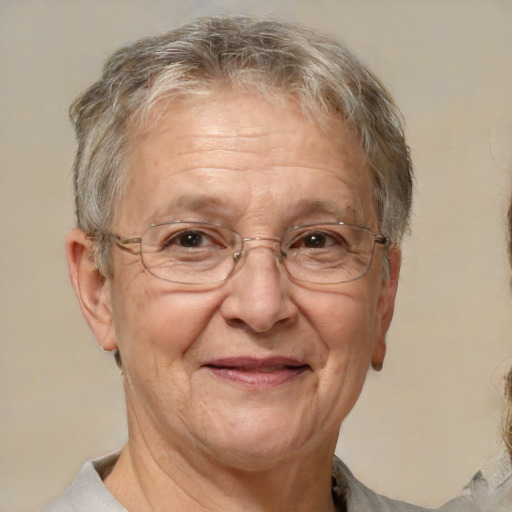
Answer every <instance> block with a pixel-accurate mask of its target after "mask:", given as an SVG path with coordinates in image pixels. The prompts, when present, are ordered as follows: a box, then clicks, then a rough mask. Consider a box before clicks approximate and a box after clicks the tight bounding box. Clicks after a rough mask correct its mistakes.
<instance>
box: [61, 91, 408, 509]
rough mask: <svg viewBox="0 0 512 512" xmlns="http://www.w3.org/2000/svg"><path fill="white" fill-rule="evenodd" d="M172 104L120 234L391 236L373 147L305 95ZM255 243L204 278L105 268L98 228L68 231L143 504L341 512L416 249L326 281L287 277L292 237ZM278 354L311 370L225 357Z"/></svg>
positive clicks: (121, 485)
mask: <svg viewBox="0 0 512 512" xmlns="http://www.w3.org/2000/svg"><path fill="white" fill-rule="evenodd" d="M160 114H161V115H159V116H157V117H155V121H154V123H153V125H152V126H150V128H147V129H146V130H140V131H138V132H136V133H134V134H133V137H132V147H131V152H130V157H129V166H130V170H129V184H128V188H127V192H126V195H125V197H124V199H123V201H122V204H121V205H120V210H119V213H118V216H117V218H116V221H115V223H114V226H113V228H114V229H113V230H114V231H115V232H116V233H120V234H121V235H122V236H138V235H140V233H142V232H143V231H144V229H145V228H147V227H148V226H150V225H151V224H156V223H159V222H165V221H171V220H177V219H180V220H194V221H209V222H218V223H221V224H226V225H229V226H231V227H232V228H233V229H235V230H236V231H238V232H239V233H240V234H241V235H242V236H244V237H281V236H282V234H283V232H284V231H285V230H286V229H287V228H289V227H290V226H294V225H300V224H308V223H312V222H333V221H345V222H350V223H354V224H359V225H362V226H367V227H369V228H370V229H372V230H373V231H374V232H376V233H378V232H379V230H378V223H377V218H376V214H375V211H374V208H373V203H372V188H371V181H370V175H369V171H368V168H367V166H366V164H365V160H364V155H363V153H362V150H361V148H360V145H359V143H358V140H357V138H356V137H355V136H354V135H353V134H352V133H351V131H350V130H348V129H344V128H343V126H341V125H335V124H331V125H330V126H328V127H327V128H325V127H323V128H322V127H320V126H319V125H318V124H316V123H315V122H314V121H313V120H312V119H310V118H306V117H305V116H304V115H303V114H302V113H301V111H300V109H299V108H298V107H297V105H296V104H295V103H293V102H292V101H291V100H282V101H279V102H277V101H275V102H272V103H270V102H269V101H267V100H265V99H263V98H262V97H258V96H256V95H249V94H242V93H233V92H232V91H222V90H220V91H216V92H215V93H212V94H211V95H210V96H207V97H203V98H201V99H197V98H195V99H187V100H180V101H179V102H175V103H173V104H172V105H170V106H169V107H168V108H167V109H166V110H165V111H161V112H160ZM249 245H250V246H249V247H248V252H247V254H246V255H245V257H244V258H243V260H242V261H241V262H240V263H239V264H238V265H237V267H236V269H235V271H234V272H233V274H231V276H230V277H229V278H228V279H227V280H226V281H224V282H223V283H221V284H218V285H215V286H209V287H197V286H196V287H194V286H190V285H189V286H186V285H177V284H172V283H169V282H166V281H163V280H159V279H157V278H155V277H154V276H152V275H150V274H149V273H148V272H147V271H145V269H144V267H143V266H142V264H141V261H140V258H139V257H138V255H137V254H132V253H130V252H126V251H121V250H119V249H118V248H114V249H113V253H112V260H113V277H112V278H109V279H106V280H105V279H103V278H102V277H101V276H100V275H99V273H98V271H97V270H96V268H95V267H94V258H93V250H92V246H91V242H90V241H89V240H88V239H87V238H86V237H85V235H84V233H82V232H81V231H79V230H72V231H71V232H70V234H69V235H68V239H67V255H68V261H69V268H70V276H71V281H72V283H73V286H74V288H75V290H76V293H77V296H78V298H79V301H80V305H81V307H82V311H83V313H84V316H85V318H86V320H87V322H88V323H89V325H90V327H91V329H92V331H93V332H94V334H95V336H96V338H97V340H98V343H99V344H100V345H101V346H102V347H103V348H104V349H105V350H114V349H115V348H119V349H120V351H121V354H122V358H123V363H124V385H125V392H126V401H127V412H128V421H129V442H128V443H127V445H126V446H125V448H124V450H123V452H122V454H121V457H120V459H119V461H118V463H117V464H116V466H115V467H114V469H113V471H112V472H111V473H110V475H108V476H107V478H106V479H105V484H106V485H107V487H109V489H110V490H111V492H112V493H113V494H114V496H116V498H117V499H118V500H119V501H120V502H121V503H122V504H123V505H124V506H125V507H126V508H127V509H129V510H134V511H135V510H137V511H146V510H187V511H195V510H211V511H214V510H219V511H220V510H222V511H226V510H229V511H231V510H232V511H235V510H240V511H241V510H244V511H248V510H249V511H263V510H265V511H272V510H276V511H277V510H279V511H286V510H290V511H291V510H293V511H301V510H307V511H311V510H316V511H328V510H333V509H334V505H333V503H332V498H331V489H330V487H331V464H332V455H333V453H334V449H335V446H336V441H337V438H338V433H339V429H340V426H341V423H342V421H343V420H344V418H345V417H346V416H347V414H348V413H349V411H350V410H351V409H352V407H353V405H354V403H355V402H356V400H357V398H358V396H359V394H360V392H361V389H362V386H363V383H364V380H365V377H366V373H367V370H368V367H369V365H370V363H371V362H373V363H374V364H375V365H376V366H379V365H382V362H383V360H384V356H385V351H386V345H385V335H386V332H387V330H388V327H389V324H390V322H391V318H392V314H393V305H394V300H395V294H396V287H397V277H398V271H399V264H400V254H399V251H398V249H391V251H390V264H391V278H390V279H383V278H382V249H381V248H376V251H375V256H374V260H373V263H372V267H371V269H370V272H369V273H368V274H367V275H366V276H365V277H364V278H362V279H359V280H357V281H353V282H350V283H343V284H340V285H335V286H332V285H331V286H323V287H311V286H305V285H304V284H301V283H298V282H294V281H293V280H291V279H290V278H289V277H288V276H287V275H286V273H285V272H284V270H283V269H282V268H281V267H280V264H279V262H278V260H277V258H276V251H275V244H274V243H272V242H268V241H266V242H265V241H263V242H251V243H250V244H249ZM276 357H278V358H288V359H290V358H291V359H293V360H296V361H300V363H301V364H302V365H303V369H302V370H301V371H300V372H289V371H286V370H283V369H282V368H279V369H276V371H278V370H279V371H281V374H277V373H276V374H274V371H273V369H272V368H265V371H264V373H261V372H259V371H252V372H249V373H247V372H237V371H235V372H231V373H230V374H229V376H228V377H226V375H224V374H222V372H218V371H216V370H215V369H212V368H211V367H209V366H207V364H208V362H211V361H212V360H218V359H219V358H250V360H254V361H263V362H265V361H268V360H269V359H268V358H276ZM263 364H265V363H263ZM304 368H305V369H304ZM232 374H234V376H233V375H232ZM276 375H278V377H279V378H276ZM312 475H315V476H314V478H313V477H312ZM198 489H200V490H201V492H199V493H198V492H197V490H198Z"/></svg>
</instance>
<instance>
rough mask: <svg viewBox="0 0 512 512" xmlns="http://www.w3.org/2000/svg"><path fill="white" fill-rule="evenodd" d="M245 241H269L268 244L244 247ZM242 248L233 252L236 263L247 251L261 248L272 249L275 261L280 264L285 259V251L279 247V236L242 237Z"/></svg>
mask: <svg viewBox="0 0 512 512" xmlns="http://www.w3.org/2000/svg"><path fill="white" fill-rule="evenodd" d="M247 242H269V244H265V245H261V244H258V245H257V246H256V247H254V246H253V247H250V248H248V249H246V248H245V247H246V243H247ZM242 244H243V245H242V249H241V250H240V251H237V252H235V253H234V254H233V261H234V263H235V265H236V264H238V262H239V261H241V260H242V259H243V258H244V256H246V255H247V253H248V252H249V251H256V250H261V249H268V250H270V251H273V252H275V253H276V257H277V261H278V263H280V264H281V265H283V263H284V260H285V259H286V253H285V252H284V251H283V249H282V247H281V239H279V238H259V237H257V238H244V239H243V240H242Z"/></svg>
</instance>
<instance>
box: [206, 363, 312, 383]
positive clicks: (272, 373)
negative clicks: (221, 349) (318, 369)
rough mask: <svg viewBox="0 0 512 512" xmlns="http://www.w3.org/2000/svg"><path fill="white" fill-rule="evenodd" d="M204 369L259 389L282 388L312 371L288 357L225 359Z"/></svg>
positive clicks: (307, 366)
mask: <svg viewBox="0 0 512 512" xmlns="http://www.w3.org/2000/svg"><path fill="white" fill-rule="evenodd" d="M202 367H203V368H205V369H207V370H209V371H210V372H212V373H213V374H214V375H215V376H216V377H218V378H220V379H222V380H227V381H231V382H234V383H238V384H242V385H245V386H249V387H258V388H262V387H274V386H280V385H282V384H285V383H287V382H289V381H291V380H294V379H295V378H297V377H299V376H300V375H302V374H303V373H305V372H307V371H309V370H311V367H310V366H309V365H308V364H305V363H303V362H302V361H299V360H296V359H291V358H286V357H273V358H266V359H255V358H247V357H242V358H224V359H216V360H212V361H208V362H207V363H206V364H204V365H203V366H202Z"/></svg>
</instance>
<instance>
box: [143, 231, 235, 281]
mask: <svg viewBox="0 0 512 512" xmlns="http://www.w3.org/2000/svg"><path fill="white" fill-rule="evenodd" d="M240 246H241V239H240V236H239V235H237V233H235V232H234V231H232V230H231V229H229V228H227V227H225V226H220V225H217V224H209V223H201V222H180V221H177V222H171V223H168V224H159V225H156V226H152V227H150V228H149V229H147V230H146V231H145V232H144V234H143V235H142V242H141V251H142V262H143V264H144V266H145V267H146V268H147V270H148V271H149V272H150V273H151V274H153V275H154V276H155V277H158V278H160V279H164V280H166V281H172V282H175V283H183V284H207V283H214V282H217V281H222V280H224V279H226V277H227V276H228V275H229V273H230V272H231V270H232V269H233V265H234V263H233V253H234V252H235V251H237V250H238V248H239V247H240Z"/></svg>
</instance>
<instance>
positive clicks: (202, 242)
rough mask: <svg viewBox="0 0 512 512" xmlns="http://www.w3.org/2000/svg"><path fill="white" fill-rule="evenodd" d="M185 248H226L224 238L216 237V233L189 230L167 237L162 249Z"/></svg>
mask: <svg viewBox="0 0 512 512" xmlns="http://www.w3.org/2000/svg"><path fill="white" fill-rule="evenodd" d="M171 246H174V247H183V248H185V249H199V248H215V247H224V246H225V244H223V243H222V238H221V237H220V236H218V235H217V236H215V233H213V232H212V233H209V232H205V231H200V230H197V229H187V230H186V231H180V232H178V233H174V234H171V235H169V236H168V237H166V239H165V240H164V242H163V243H162V248H166V247H171Z"/></svg>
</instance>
